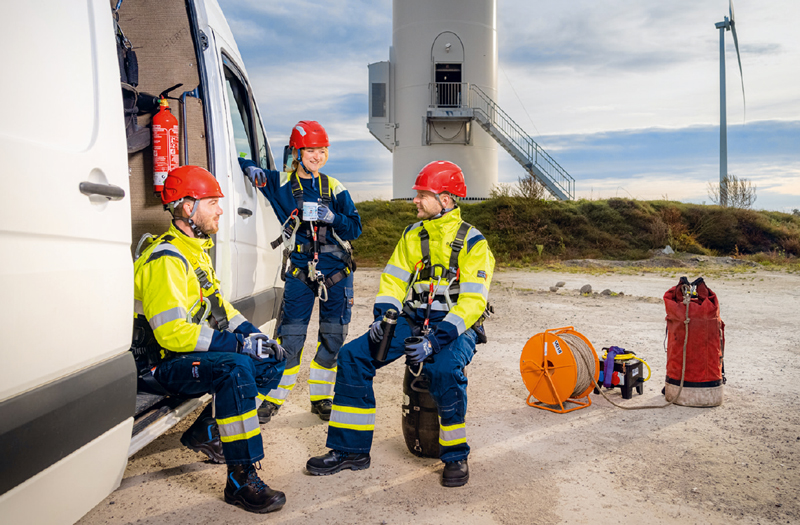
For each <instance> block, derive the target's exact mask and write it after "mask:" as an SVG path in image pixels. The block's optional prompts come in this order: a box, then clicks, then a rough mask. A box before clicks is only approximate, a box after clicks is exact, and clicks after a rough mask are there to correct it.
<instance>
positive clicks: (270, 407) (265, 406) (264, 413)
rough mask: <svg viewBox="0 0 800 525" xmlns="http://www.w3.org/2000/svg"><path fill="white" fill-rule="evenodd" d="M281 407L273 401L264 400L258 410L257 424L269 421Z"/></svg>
mask: <svg viewBox="0 0 800 525" xmlns="http://www.w3.org/2000/svg"><path fill="white" fill-rule="evenodd" d="M279 408H281V406H280V405H276V404H275V403H271V402H269V401H264V402H263V403H262V404H261V406H260V407H258V410H257V411H256V412H257V413H258V422H259V424H261V425H263V424H264V423H269V420H270V419H272V416H276V415H278V409H279Z"/></svg>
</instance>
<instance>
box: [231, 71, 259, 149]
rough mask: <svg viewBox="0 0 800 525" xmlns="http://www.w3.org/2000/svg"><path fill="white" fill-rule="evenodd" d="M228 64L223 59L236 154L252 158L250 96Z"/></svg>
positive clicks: (252, 141)
mask: <svg viewBox="0 0 800 525" xmlns="http://www.w3.org/2000/svg"><path fill="white" fill-rule="evenodd" d="M228 66H229V63H228V61H227V60H225V68H224V69H225V88H226V91H227V92H228V107H229V108H230V111H231V123H232V124H233V137H234V145H235V147H236V156H237V157H244V158H246V159H252V158H253V151H254V149H255V148H254V147H253V143H254V142H255V141H254V140H253V136H252V126H251V123H252V119H251V113H250V97H249V96H248V93H247V89H246V88H245V87H244V83H242V81H241V80H240V76H239V75H237V74H236V72H234V70H232V69H231V68H230V67H228Z"/></svg>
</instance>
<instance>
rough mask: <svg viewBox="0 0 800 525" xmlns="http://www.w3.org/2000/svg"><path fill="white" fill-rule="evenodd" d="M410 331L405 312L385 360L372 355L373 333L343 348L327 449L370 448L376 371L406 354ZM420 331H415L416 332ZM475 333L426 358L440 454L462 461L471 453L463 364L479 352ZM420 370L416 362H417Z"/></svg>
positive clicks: (356, 450) (469, 332) (444, 458)
mask: <svg viewBox="0 0 800 525" xmlns="http://www.w3.org/2000/svg"><path fill="white" fill-rule="evenodd" d="M411 335H412V333H411V328H410V327H409V325H408V323H407V322H406V318H405V317H401V318H400V319H399V320H398V322H397V326H396V328H395V332H394V337H393V338H392V343H391V346H390V347H389V355H388V357H387V358H386V361H385V362H383V363H381V362H378V361H375V360H374V359H373V358H372V355H371V354H370V349H369V334H364V335H362V336H361V337H359V338H358V339H354V340H353V341H350V342H349V343H347V344H346V345H344V346H343V347H342V351H341V352H340V353H339V370H338V371H337V373H336V386H335V395H334V397H333V409H332V411H331V419H330V422H329V423H328V442H327V446H328V448H331V449H334V450H340V451H343V452H353V453H357V454H364V453H368V452H369V451H370V449H371V448H372V434H373V432H374V430H375V394H374V392H373V388H372V381H373V379H374V378H375V372H376V370H377V369H378V368H381V367H383V366H385V365H387V364H389V363H391V362H393V361H395V360H397V359H399V358H400V357H403V356H404V355H405V345H404V344H403V341H404V340H405V338H406V337H410V336H411ZM414 335H417V334H414ZM475 339H476V335H475V332H473V331H472V329H468V330H467V331H466V332H464V333H463V334H461V335H460V336H459V337H458V338H456V340H455V341H453V342H452V343H450V344H449V345H446V346H444V347H443V348H442V349H441V350H440V351H439V352H438V353H437V354H434V355H433V356H432V358H433V362H428V361H426V362H425V364H424V367H423V370H422V373H423V374H424V375H425V376H426V377H427V378H428V380H429V382H430V387H429V391H430V394H431V397H432V398H433V400H434V401H435V402H436V407H437V410H438V412H439V458H440V459H441V460H442V461H443V462H445V463H446V462H450V461H459V460H462V459H466V457H467V456H468V455H469V445H467V428H466V423H465V421H464V418H465V416H466V413H467V377H466V376H465V375H464V368H465V367H466V366H467V365H468V364H469V363H470V362H471V361H472V356H473V355H474V354H475ZM415 369H416V366H415Z"/></svg>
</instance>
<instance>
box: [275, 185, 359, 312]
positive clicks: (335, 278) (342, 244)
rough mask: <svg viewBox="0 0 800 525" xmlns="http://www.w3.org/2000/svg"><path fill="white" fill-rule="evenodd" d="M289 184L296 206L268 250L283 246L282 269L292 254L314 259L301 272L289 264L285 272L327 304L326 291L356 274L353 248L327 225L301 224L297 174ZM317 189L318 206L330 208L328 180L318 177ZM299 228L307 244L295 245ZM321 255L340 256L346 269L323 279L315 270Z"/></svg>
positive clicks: (301, 201)
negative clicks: (307, 236)
mask: <svg viewBox="0 0 800 525" xmlns="http://www.w3.org/2000/svg"><path fill="white" fill-rule="evenodd" d="M289 182H290V184H291V187H292V196H293V197H294V200H295V202H296V204H297V208H295V209H294V211H292V213H291V214H290V215H289V218H287V219H286V221H285V222H284V223H283V231H282V232H281V235H280V237H278V238H277V239H275V240H274V241H272V243H270V246H272V248H273V249H275V248H277V247H278V246H280V245H281V244H283V262H282V264H281V267H282V268H286V263H287V262H288V261H290V257H291V254H292V253H294V252H297V253H308V254H312V255H313V257H312V259H311V260H310V261H309V262H308V268H307V269H303V268H300V267H298V266H296V265H295V264H294V263H293V262H291V263H290V264H289V268H288V270H287V271H288V273H290V274H291V275H292V276H293V277H295V278H297V279H299V280H300V281H302V282H304V283H305V284H306V286H308V287H309V288H310V289H311V290H312V291H313V292H314V293H315V294H317V296H318V297H319V299H320V301H322V302H325V301H327V300H328V289H329V288H330V287H331V286H333V285H335V284H336V283H338V282H339V281H341V280H342V279H345V278H346V277H347V276H348V275H350V274H351V273H353V272H354V271H356V261H355V259H354V258H353V248H352V246H351V245H350V243H349V242H348V241H345V240H342V238H341V237H339V236H338V235H337V234H336V231H334V229H333V227H330V228H329V227H328V225H327V224H321V225H320V224H318V223H317V221H303V220H302V219H301V217H300V213H302V210H303V186H302V184H301V183H300V177H299V175H297V171H293V172H292V173H291V175H289ZM319 185H320V192H319V193H320V202H322V204H324V205H325V206H327V207H330V205H331V202H332V199H331V189H330V180H329V179H328V176H327V175H325V174H324V173H320V174H319ZM301 227H306V228H308V230H309V233H310V237H311V239H312V241H311V242H310V243H304V244H297V243H296V238H297V231H298V229H299V228H301ZM328 232H330V234H331V236H332V237H333V238H334V240H336V244H332V243H329V242H328V238H327V233H328ZM320 253H331V254H333V255H337V256H340V259H341V260H342V261H343V262H344V263H345V267H344V268H342V269H341V270H338V271H336V272H334V273H332V274H330V275H328V276H327V277H325V274H323V273H322V272H321V271H319V270H317V264H318V263H319V254H320ZM281 279H283V280H284V281H285V280H286V275H285V274H284V272H281Z"/></svg>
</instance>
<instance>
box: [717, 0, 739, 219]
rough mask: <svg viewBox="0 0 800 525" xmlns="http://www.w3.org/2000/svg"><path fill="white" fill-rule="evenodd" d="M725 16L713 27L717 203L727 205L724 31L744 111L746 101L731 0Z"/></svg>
mask: <svg viewBox="0 0 800 525" xmlns="http://www.w3.org/2000/svg"><path fill="white" fill-rule="evenodd" d="M728 2H729V3H728V12H729V14H730V18H728V17H727V16H726V17H725V20H724V21H722V22H717V23H716V24H714V25H715V27H716V28H717V29H719V203H720V205H721V206H727V205H728V184H727V177H728V119H727V115H726V114H727V106H726V104H725V31H731V32H732V33H733V45H734V46H735V47H736V59H737V60H738V61H739V77H740V78H741V79H742V103H743V104H744V108H745V111H746V110H747V102H746V101H745V97H744V75H743V74H742V58H741V57H740V56H739V39H738V38H737V36H736V25H735V22H734V17H733V0H728Z"/></svg>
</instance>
